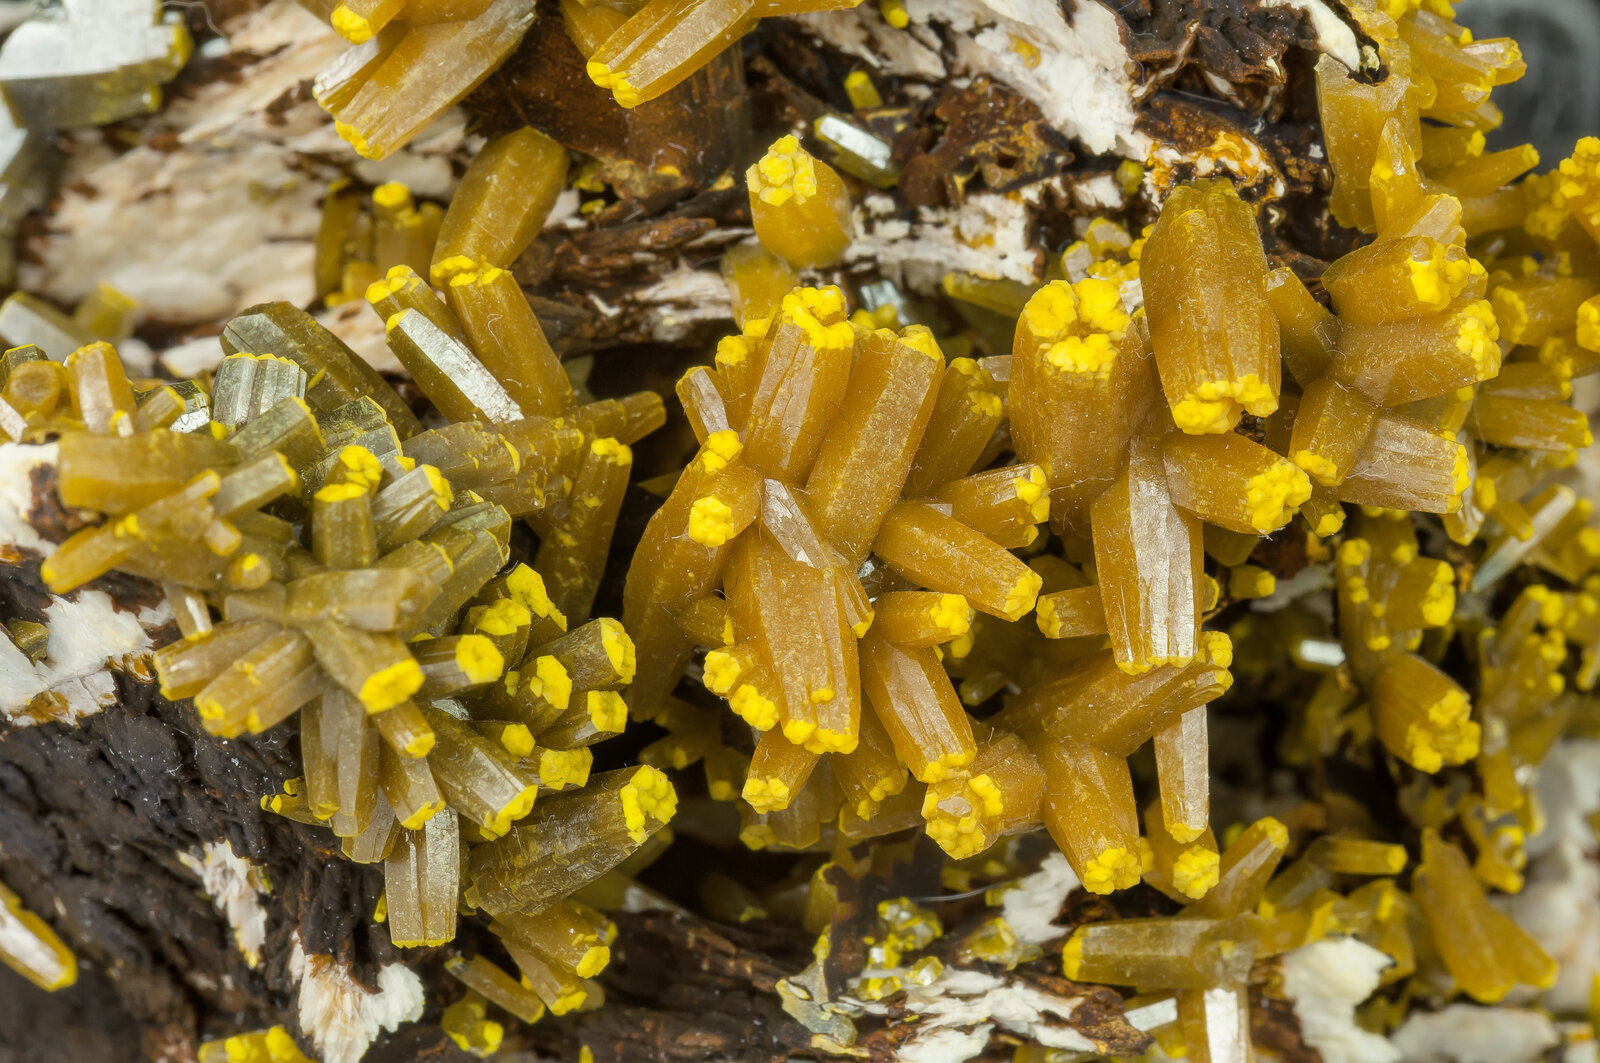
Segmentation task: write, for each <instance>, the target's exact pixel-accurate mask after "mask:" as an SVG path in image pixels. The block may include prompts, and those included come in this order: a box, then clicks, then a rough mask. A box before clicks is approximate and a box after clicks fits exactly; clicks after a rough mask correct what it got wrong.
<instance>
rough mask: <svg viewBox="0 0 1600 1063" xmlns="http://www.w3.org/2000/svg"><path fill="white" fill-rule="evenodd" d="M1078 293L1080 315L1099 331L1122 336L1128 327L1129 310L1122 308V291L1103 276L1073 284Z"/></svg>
mask: <svg viewBox="0 0 1600 1063" xmlns="http://www.w3.org/2000/svg"><path fill="white" fill-rule="evenodd" d="M1072 288H1073V291H1075V292H1077V294H1078V317H1079V318H1080V319H1081V320H1082V321H1083V323H1084V324H1085V325H1087V326H1089V327H1090V328H1092V329H1095V330H1096V331H1099V332H1107V333H1110V334H1111V335H1112V336H1113V337H1115V336H1120V335H1122V333H1123V332H1124V331H1126V330H1127V328H1128V322H1129V317H1128V312H1127V311H1126V310H1124V309H1122V292H1121V291H1119V290H1118V288H1117V286H1116V285H1115V284H1113V283H1111V282H1110V281H1108V280H1105V279H1103V278H1101V277H1085V278H1083V279H1082V280H1080V281H1078V282H1077V283H1076V284H1074V285H1073V286H1072Z"/></svg>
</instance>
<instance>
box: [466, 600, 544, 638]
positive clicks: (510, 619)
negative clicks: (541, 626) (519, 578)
mask: <svg viewBox="0 0 1600 1063" xmlns="http://www.w3.org/2000/svg"><path fill="white" fill-rule="evenodd" d="M531 623H533V614H532V613H531V612H529V611H528V607H527V606H525V605H523V604H522V603H521V602H519V601H517V600H516V599H515V598H501V599H500V600H499V601H496V602H491V603H489V604H488V605H486V606H484V607H483V611H482V612H480V613H478V614H477V615H476V616H475V617H473V618H472V625H473V626H474V627H476V628H477V629H478V630H479V631H481V632H483V633H484V634H485V635H499V636H507V635H514V634H516V633H517V629H518V628H521V627H527V626H528V625H529V624H531Z"/></svg>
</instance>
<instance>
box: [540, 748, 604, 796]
mask: <svg viewBox="0 0 1600 1063" xmlns="http://www.w3.org/2000/svg"><path fill="white" fill-rule="evenodd" d="M593 765H594V753H593V752H592V751H591V750H590V749H589V747H588V746H579V747H578V748H577V749H541V750H539V785H540V786H547V787H549V788H550V789H552V790H565V789H567V788H568V787H569V786H570V787H576V786H582V785H584V784H585V783H587V782H588V781H589V769H590V768H591V767H592V766H593Z"/></svg>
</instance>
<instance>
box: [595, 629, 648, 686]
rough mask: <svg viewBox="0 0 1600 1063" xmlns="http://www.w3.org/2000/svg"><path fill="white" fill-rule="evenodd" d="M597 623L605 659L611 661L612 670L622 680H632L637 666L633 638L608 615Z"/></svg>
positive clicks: (627, 681)
mask: <svg viewBox="0 0 1600 1063" xmlns="http://www.w3.org/2000/svg"><path fill="white" fill-rule="evenodd" d="M599 623H600V646H601V648H603V649H604V650H605V651H606V659H607V660H608V661H610V662H611V667H612V670H613V671H615V672H616V673H617V678H618V679H619V680H621V681H622V682H624V683H631V682H633V676H634V673H635V672H637V671H638V668H639V665H638V660H637V658H635V656H634V651H633V639H631V638H629V637H628V633H627V632H626V631H624V630H623V628H622V625H621V624H620V623H618V622H617V621H615V620H612V619H610V618H609V617H608V618H605V619H602V620H600V622H599Z"/></svg>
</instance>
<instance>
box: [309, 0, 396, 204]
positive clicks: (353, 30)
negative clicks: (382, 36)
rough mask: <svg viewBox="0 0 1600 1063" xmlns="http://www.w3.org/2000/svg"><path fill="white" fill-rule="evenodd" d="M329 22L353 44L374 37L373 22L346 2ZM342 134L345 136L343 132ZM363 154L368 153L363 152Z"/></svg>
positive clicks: (362, 42) (337, 9)
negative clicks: (347, 5)
mask: <svg viewBox="0 0 1600 1063" xmlns="http://www.w3.org/2000/svg"><path fill="white" fill-rule="evenodd" d="M328 22H329V23H331V24H332V26H333V29H334V32H335V33H337V34H338V35H339V36H341V37H343V38H344V39H345V40H347V41H349V42H350V43H351V44H365V43H366V42H367V41H369V40H371V39H372V23H370V22H368V21H367V20H366V19H365V18H363V17H362V16H360V15H358V14H356V13H355V12H354V11H351V10H350V9H349V8H348V7H346V6H345V5H344V4H340V5H339V6H338V7H336V8H334V9H333V14H332V15H330V16H328ZM340 135H341V136H343V134H342V133H341V134H340ZM345 139H346V140H349V139H350V138H349V137H345ZM362 154H366V153H365V152H362ZM380 187H381V186H380ZM400 187H401V188H404V187H405V186H404V185H401V186H400ZM373 198H374V199H376V198H377V195H376V193H374V195H373Z"/></svg>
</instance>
